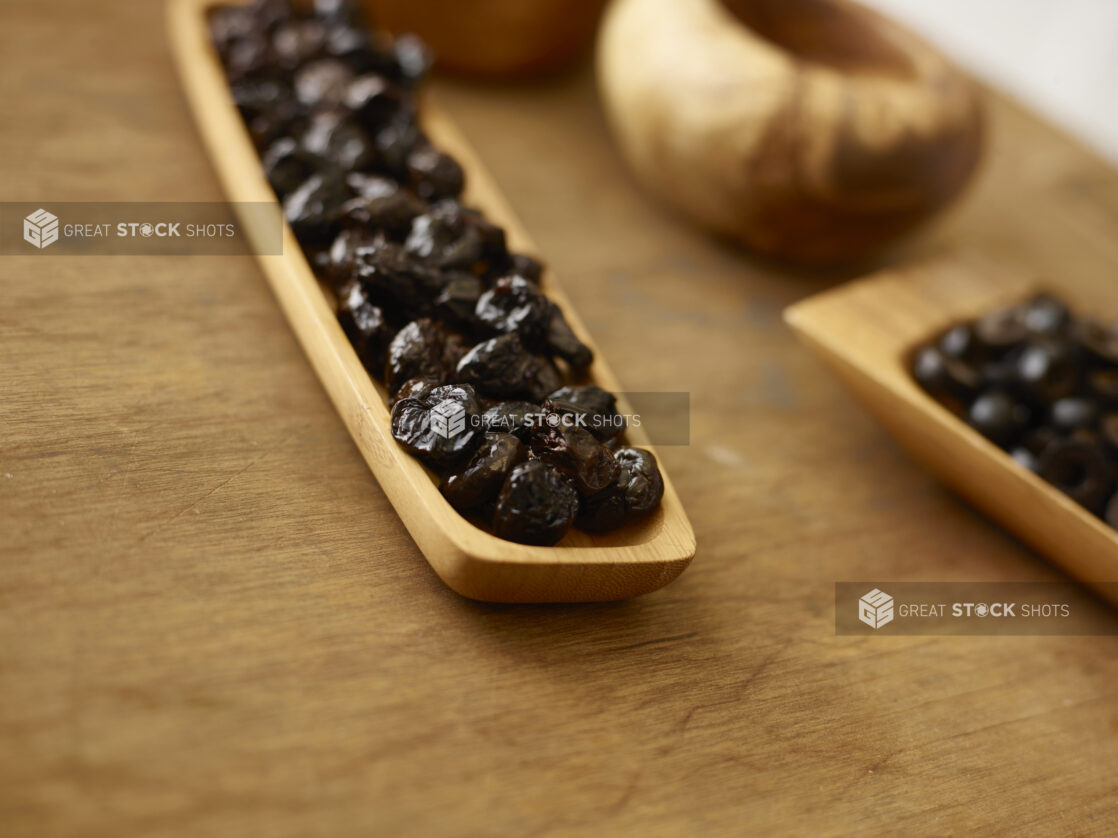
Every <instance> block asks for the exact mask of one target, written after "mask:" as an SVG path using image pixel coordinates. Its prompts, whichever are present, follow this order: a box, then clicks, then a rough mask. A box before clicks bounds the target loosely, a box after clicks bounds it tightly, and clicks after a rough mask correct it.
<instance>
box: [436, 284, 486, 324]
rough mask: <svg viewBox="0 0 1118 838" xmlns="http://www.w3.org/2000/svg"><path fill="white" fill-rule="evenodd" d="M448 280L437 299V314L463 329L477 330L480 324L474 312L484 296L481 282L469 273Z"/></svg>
mask: <svg viewBox="0 0 1118 838" xmlns="http://www.w3.org/2000/svg"><path fill="white" fill-rule="evenodd" d="M446 280H447V281H446V285H444V286H443V289H442V291H440V292H439V296H438V297H436V298H435V314H436V315H438V316H439V317H441V318H442V319H443V320H447V321H449V322H451V323H454V324H456V325H458V326H461V327H462V328H465V329H469V330H473V329H475V328H476V327H477V325H478V324H477V318H476V316H475V315H474V310H475V309H476V308H477V302H478V299H479V298H480V297H481V294H482V290H481V280H480V279H478V278H477V277H476V276H474V275H473V274H467V273H454V274H452V275H450V276H449V277H446Z"/></svg>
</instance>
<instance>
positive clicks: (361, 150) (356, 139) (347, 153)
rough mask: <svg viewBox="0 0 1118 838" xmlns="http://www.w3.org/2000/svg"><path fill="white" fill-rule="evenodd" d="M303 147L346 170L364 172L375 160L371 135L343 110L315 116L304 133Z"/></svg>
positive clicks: (325, 112) (322, 112)
mask: <svg viewBox="0 0 1118 838" xmlns="http://www.w3.org/2000/svg"><path fill="white" fill-rule="evenodd" d="M302 146H303V148H305V149H306V150H307V151H309V152H310V153H311V154H314V155H316V156H318V157H320V158H322V159H323V160H326V161H329V165H332V166H336V167H339V168H341V169H343V170H346V171H348V170H351V169H363V168H365V167H366V166H368V165H369V164H370V163H371V162H372V160H373V153H374V152H373V146H372V143H370V142H369V137H368V135H367V134H366V133H365V132H364V131H362V130H361V128H360V126H358V125H357V123H355V122H353V121H352V120H351V119H349V118H348V117H347V116H346V115H345V114H344V113H342V112H340V111H320V112H319V113H317V114H315V115H314V116H312V117H311V120H310V123H309V124H308V125H307V129H306V131H304V132H303V137H302ZM343 183H344V178H343Z"/></svg>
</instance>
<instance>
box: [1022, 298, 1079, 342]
mask: <svg viewBox="0 0 1118 838" xmlns="http://www.w3.org/2000/svg"><path fill="white" fill-rule="evenodd" d="M1020 316H1021V323H1022V325H1024V327H1025V328H1026V329H1027V330H1028V331H1029V332H1031V333H1032V334H1034V335H1047V336H1055V335H1058V334H1060V333H1061V332H1063V331H1064V330H1065V329H1066V328H1067V326H1068V324H1069V323H1070V321H1071V313H1070V312H1069V311H1068V307H1067V306H1066V305H1065V304H1064V303H1063V302H1062V301H1060V300H1058V299H1056V298H1055V297H1053V296H1052V295H1051V294H1038V295H1037V296H1035V297H1033V298H1032V299H1031V300H1028V301H1027V302H1025V303H1024V304H1023V305H1022V306H1021V309H1020Z"/></svg>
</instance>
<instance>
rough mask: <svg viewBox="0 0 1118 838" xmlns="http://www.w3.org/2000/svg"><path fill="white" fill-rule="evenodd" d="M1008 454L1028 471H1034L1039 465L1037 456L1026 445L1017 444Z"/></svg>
mask: <svg viewBox="0 0 1118 838" xmlns="http://www.w3.org/2000/svg"><path fill="white" fill-rule="evenodd" d="M1009 456H1011V457H1012V458H1013V459H1014V460H1016V461H1017V464H1018V465H1021V466H1024V467H1025V468H1027V469H1028V470H1029V471H1036V470H1037V469H1038V468H1039V467H1040V460H1039V458H1038V457H1037V455H1036V454H1034V453H1033V452H1032V451H1030V450H1029V449H1028V447H1027V446H1024V445H1018V446H1017V447H1016V448H1014V449H1013V450H1012V451H1010V452H1009Z"/></svg>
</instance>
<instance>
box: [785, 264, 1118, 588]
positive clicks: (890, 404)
mask: <svg viewBox="0 0 1118 838" xmlns="http://www.w3.org/2000/svg"><path fill="white" fill-rule="evenodd" d="M1036 290H1040V288H1039V287H1038V281H1037V277H1036V276H1035V275H1032V274H1030V273H1029V272H1028V271H1027V270H1021V269H1016V268H1010V267H1008V266H1006V265H1002V264H997V263H995V262H993V261H991V260H989V259H985V258H982V257H980V256H977V255H969V256H955V257H952V258H946V259H943V260H941V261H938V262H936V263H933V264H929V265H922V266H918V267H913V268H906V269H895V270H891V271H886V272H885V273H881V274H878V275H875V276H872V277H869V278H867V279H863V280H859V281H857V282H852V283H849V284H847V285H843V286H840V287H838V288H835V289H833V290H831V291H827V292H825V293H822V294H819V295H817V296H815V297H812V298H810V299H808V300H805V301H803V302H800V303H797V304H796V305H794V306H792V307H790V308H789V309H787V310H786V311H785V313H784V318H785V320H786V322H787V323H788V324H789V325H790V326H791V327H792V328H793V329H794V330H795V332H796V333H797V334H798V335H799V337H800V338H801V339H802V340H803V341H804V342H805V343H806V344H807V345H808V346H809V347H811V348H812V349H813V350H814V351H815V352H817V353H818V354H819V356H820V357H821V358H822V359H823V361H824V362H825V363H826V364H827V365H828V366H829V367H831V368H832V369H833V370H834V371H835V372H836V373H837V374H838V375H839V377H840V378H841V379H842V380H843V381H844V382H845V383H846V384H847V385H848V386H849V387H850V389H851V390H853V392H854V394H855V395H856V396H857V397H858V398H859V399H860V400H861V401H862V402H863V403H864V404H865V406H866V407H867V408H869V410H870V412H871V413H873V414H874V416H876V417H877V419H879V420H880V421H881V423H882V424H883V425H884V426H885V427H886V428H887V429H888V430H889V431H890V432H891V433H892V434H893V435H894V436H895V437H896V438H897V440H898V441H899V442H900V443H901V445H903V446H904V447H905V448H906V449H907V450H908V451H909V453H911V454H912V456H913V457H915V458H916V459H917V460H919V461H920V462H921V463H922V464H923V465H925V466H926V467H927V468H928V469H929V470H930V471H932V472H933V473H935V474H936V475H938V476H939V477H940V478H941V479H942V480H943V481H944V482H945V483H947V484H948V485H949V486H951V487H952V488H954V489H955V490H956V491H957V492H959V494H961V495H963V496H964V497H965V498H967V499H968V500H969V501H971V502H972V503H973V504H974V505H975V506H977V507H979V508H980V509H982V510H983V511H984V512H986V513H987V514H988V515H989V516H990V517H992V518H994V519H995V520H997V521H998V522H999V523H1001V524H1002V525H1003V526H1005V527H1006V528H1007V529H1009V530H1011V531H1012V532H1014V533H1016V534H1017V535H1019V536H1020V537H1021V538H1022V539H1024V540H1025V541H1026V542H1028V543H1029V544H1030V545H1032V546H1033V547H1034V548H1036V549H1037V550H1038V551H1040V552H1041V553H1043V554H1044V555H1045V556H1048V557H1050V558H1051V559H1052V560H1053V561H1054V562H1055V563H1056V564H1058V565H1059V566H1060V567H1062V568H1063V569H1064V570H1065V571H1067V572H1068V573H1070V574H1072V575H1073V576H1076V577H1078V578H1079V579H1081V580H1083V581H1084V582H1086V583H1088V584H1094V585H1096V587H1098V590H1099V591H1100V592H1101V593H1103V595H1105V596H1107V597H1108V598H1111V599H1115V593H1114V591H1115V586H1114V585H1098V583H1113V582H1116V581H1118V535H1116V534H1115V531H1114V530H1112V529H1111V528H1110V527H1109V526H1107V525H1106V524H1105V523H1104V522H1103V521H1101V520H1099V519H1098V518H1096V517H1095V516H1094V515H1092V514H1091V513H1090V512H1088V511H1087V510H1085V509H1084V508H1083V507H1081V506H1079V504H1077V503H1075V502H1074V501H1073V500H1071V499H1070V498H1068V497H1067V496H1066V495H1064V494H1063V493H1062V492H1060V491H1058V490H1057V489H1054V488H1053V487H1052V486H1050V485H1049V484H1048V483H1046V482H1045V481H1044V480H1042V479H1041V478H1040V477H1038V476H1037V475H1035V474H1033V473H1032V472H1031V471H1029V470H1028V469H1025V468H1023V467H1021V466H1019V465H1018V464H1017V463H1016V462H1014V460H1013V459H1012V458H1011V457H1010V456H1009V455H1008V454H1006V453H1005V452H1004V451H1002V450H1001V449H1000V448H998V447H997V446H996V445H994V444H993V443H991V442H989V441H988V440H986V439H985V438H984V437H983V436H982V435H981V434H979V433H978V432H977V431H975V430H973V429H972V428H970V427H969V426H968V425H967V424H966V423H965V422H963V421H962V420H961V419H959V418H958V417H956V416H954V415H953V414H952V413H951V412H950V411H948V410H947V409H946V408H945V407H943V406H942V405H940V404H939V403H938V402H936V401H935V400H934V399H933V398H932V397H931V396H929V395H928V394H927V393H925V392H924V391H923V390H922V389H921V388H920V386H919V385H918V384H917V383H916V381H915V380H914V379H913V378H912V375H911V374H910V372H909V369H908V359H909V356H910V354H911V353H912V351H913V350H914V349H915V348H916V346H917V345H919V344H920V343H922V342H924V341H926V340H927V339H929V338H931V337H932V336H934V335H935V334H937V333H938V332H940V331H942V330H944V329H946V328H947V327H948V326H950V325H952V324H953V323H956V322H958V321H960V320H963V319H970V318H973V317H976V316H978V315H981V314H985V313H987V312H989V311H991V310H993V309H994V308H997V307H999V306H1002V305H1008V304H1011V303H1014V302H1018V301H1020V300H1022V299H1024V298H1026V297H1027V296H1028V295H1029V294H1030V293H1032V292H1034V291H1036ZM1047 290H1051V291H1053V292H1054V293H1057V294H1058V295H1059V296H1061V297H1062V298H1064V299H1066V300H1067V301H1068V303H1069V305H1071V306H1072V307H1073V310H1074V311H1076V312H1077V313H1080V314H1083V313H1091V314H1100V315H1102V316H1104V317H1107V316H1109V317H1110V318H1111V319H1114V318H1118V296H1116V295H1115V293H1114V290H1113V288H1108V287H1107V286H1106V285H1104V284H1103V283H1099V284H1098V286H1096V287H1093V288H1087V289H1079V288H1074V289H1069V288H1060V287H1054V286H1051V287H1047ZM1115 601H1116V602H1118V599H1115Z"/></svg>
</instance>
